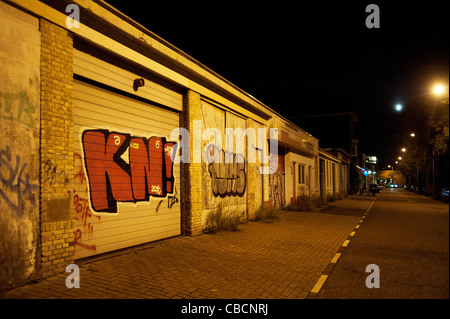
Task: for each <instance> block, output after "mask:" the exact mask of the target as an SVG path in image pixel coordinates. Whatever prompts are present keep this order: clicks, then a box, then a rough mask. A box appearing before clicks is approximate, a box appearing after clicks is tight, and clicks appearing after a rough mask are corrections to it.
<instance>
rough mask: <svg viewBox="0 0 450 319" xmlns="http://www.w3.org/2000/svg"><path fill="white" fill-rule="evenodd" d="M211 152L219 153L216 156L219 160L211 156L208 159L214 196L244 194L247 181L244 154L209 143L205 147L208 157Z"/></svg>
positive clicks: (240, 195)
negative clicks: (220, 148) (206, 147)
mask: <svg viewBox="0 0 450 319" xmlns="http://www.w3.org/2000/svg"><path fill="white" fill-rule="evenodd" d="M212 152H218V154H220V156H219V157H218V158H219V159H220V160H218V161H214V160H212V158H209V160H208V162H209V164H208V172H209V175H210V177H211V188H212V192H213V194H214V196H215V197H218V196H220V197H225V196H239V197H242V196H244V194H245V188H246V183H247V177H246V173H245V158H244V155H242V154H234V153H232V152H228V151H225V150H223V149H222V150H219V148H218V147H217V146H215V145H213V144H211V145H209V146H208V149H207V154H208V157H209V156H210V155H211V153H212ZM216 154H217V153H216Z"/></svg>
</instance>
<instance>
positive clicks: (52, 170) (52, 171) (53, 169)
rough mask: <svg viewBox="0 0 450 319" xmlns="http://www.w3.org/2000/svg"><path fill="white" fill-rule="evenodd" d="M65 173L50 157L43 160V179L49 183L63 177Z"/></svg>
mask: <svg viewBox="0 0 450 319" xmlns="http://www.w3.org/2000/svg"><path fill="white" fill-rule="evenodd" d="M65 173H66V171H65V170H62V169H59V168H58V164H55V163H53V161H52V160H51V159H49V160H46V161H45V162H44V169H43V175H44V176H43V180H44V182H46V183H48V184H49V185H52V184H53V182H55V181H57V180H58V179H61V178H63V177H64V176H65Z"/></svg>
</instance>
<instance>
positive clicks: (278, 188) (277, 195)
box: [269, 172, 285, 209]
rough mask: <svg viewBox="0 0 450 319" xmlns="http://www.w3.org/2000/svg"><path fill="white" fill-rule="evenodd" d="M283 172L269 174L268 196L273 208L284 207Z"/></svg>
mask: <svg viewBox="0 0 450 319" xmlns="http://www.w3.org/2000/svg"><path fill="white" fill-rule="evenodd" d="M284 197H285V194H284V173H280V172H275V173H273V174H270V175H269V198H270V199H271V200H272V204H273V205H274V208H277V209H278V208H284V203H285V198H284Z"/></svg>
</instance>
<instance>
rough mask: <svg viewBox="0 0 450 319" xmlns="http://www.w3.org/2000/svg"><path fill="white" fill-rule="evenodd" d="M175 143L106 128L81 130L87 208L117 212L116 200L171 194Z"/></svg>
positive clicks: (138, 199) (147, 198)
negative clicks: (86, 184)
mask: <svg viewBox="0 0 450 319" xmlns="http://www.w3.org/2000/svg"><path fill="white" fill-rule="evenodd" d="M175 145H176V143H175V142H168V141H166V139H165V138H164V137H150V138H145V137H136V136H132V135H130V134H126V133H121V132H113V131H109V130H85V131H84V132H83V133H82V146H83V152H84V165H85V170H86V175H87V176H86V177H87V182H88V185H89V195H90V203H91V207H92V209H93V210H94V211H95V212H105V213H117V203H118V202H129V203H137V202H142V201H149V200H150V197H166V196H167V195H168V194H173V193H174V188H175V184H174V182H175V179H174V175H173V161H172V154H173V152H174V147H175Z"/></svg>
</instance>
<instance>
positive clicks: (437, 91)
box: [432, 84, 448, 197]
mask: <svg viewBox="0 0 450 319" xmlns="http://www.w3.org/2000/svg"><path fill="white" fill-rule="evenodd" d="M445 91H447V96H448V86H444V85H442V84H436V85H435V86H434V87H433V90H432V92H433V94H434V95H435V96H436V97H438V98H439V97H442V96H443V95H444V93H445ZM436 105H437V101H436V104H435V107H436ZM433 116H434V110H433ZM432 161H433V172H432V174H433V179H432V181H433V188H432V190H433V197H436V195H437V185H436V176H435V175H436V163H435V161H436V159H435V145H434V143H433V150H432Z"/></svg>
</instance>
